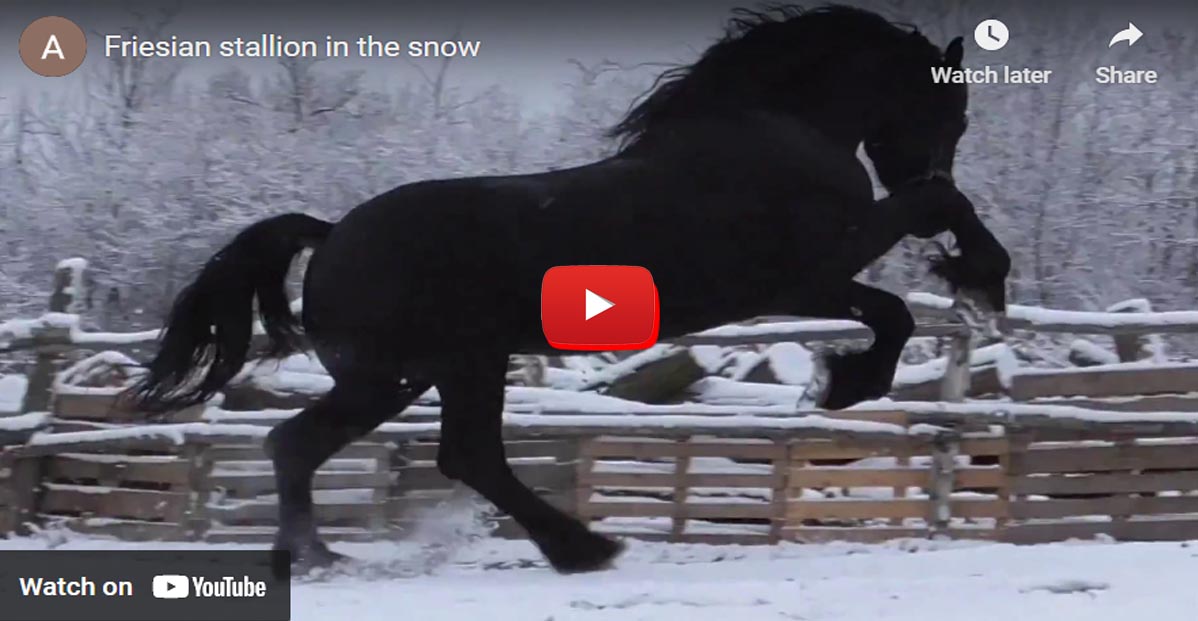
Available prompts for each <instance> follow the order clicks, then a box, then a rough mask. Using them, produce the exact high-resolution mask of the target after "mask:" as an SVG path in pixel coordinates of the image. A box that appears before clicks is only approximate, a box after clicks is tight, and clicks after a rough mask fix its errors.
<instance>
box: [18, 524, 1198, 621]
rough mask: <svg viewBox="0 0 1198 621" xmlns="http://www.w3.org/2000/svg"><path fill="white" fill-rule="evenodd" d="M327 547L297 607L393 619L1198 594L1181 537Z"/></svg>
mask: <svg viewBox="0 0 1198 621" xmlns="http://www.w3.org/2000/svg"><path fill="white" fill-rule="evenodd" d="M640 521H642V522H643V521H644V520H640ZM646 526H647V528H645V529H643V530H646V531H649V532H652V531H654V530H656V531H658V532H660V528H658V529H654V528H652V527H651V525H648V524H646ZM249 547H252V546H247V545H245V544H234V543H226V544H201V543H170V544H162V543H126V542H117V541H112V540H106V539H102V538H98V537H85V536H81V535H75V534H73V533H65V534H64V533H60V532H51V533H43V534H42V535H40V536H37V537H23V538H13V539H8V540H3V541H0V550H42V549H57V550H81V549H102V550H141V549H163V548H166V549H197V548H198V549H224V550H237V549H246V548H249ZM332 547H333V548H334V549H335V550H338V551H340V552H344V553H347V554H350V555H353V556H354V557H356V558H358V559H361V560H360V561H358V562H357V563H356V565H355V568H354V569H352V570H350V571H348V572H347V573H345V574H339V575H332V576H328V577H324V578H321V579H317V580H307V581H303V580H297V581H295V582H294V583H293V584H292V591H291V618H292V619H295V620H296V621H308V620H313V621H315V620H320V619H354V620H355V621H374V620H376V619H377V620H379V621H382V620H388V621H389V620H391V619H394V618H395V615H396V611H403V610H407V611H419V616H420V618H421V621H460V620H461V619H480V618H485V619H488V620H489V621H546V620H548V619H553V620H554V621H624V620H634V619H635V620H644V621H727V619H729V618H739V619H752V620H754V621H756V620H763V621H769V620H777V621H788V620H799V619H802V620H807V621H833V620H845V621H857V620H866V619H869V620H874V619H885V620H887V621H927V620H928V619H945V620H948V619H968V620H970V621H1010V620H1011V619H1045V618H1052V619H1054V620H1056V621H1083V620H1084V621H1127V620H1128V619H1152V621H1188V620H1189V619H1192V618H1193V606H1194V601H1195V600H1194V596H1193V590H1192V584H1191V582H1192V577H1193V567H1194V554H1195V552H1194V548H1193V547H1192V545H1189V544H1185V543H1110V542H1101V541H1096V542H1071V543H1060V544H1047V545H1039V546H1022V547H1017V546H1011V545H1005V544H990V543H980V542H936V541H924V540H899V541H895V542H891V543H887V544H880V545H865V544H851V543H832V544H811V545H796V544H781V545H776V546H736V545H724V546H712V545H701V544H665V543H648V542H638V541H632V542H630V543H629V549H628V551H627V552H626V553H625V554H624V556H622V557H621V558H620V559H619V561H618V562H617V564H616V567H615V568H614V569H611V570H608V571H604V572H599V573H594V574H581V575H571V576H562V575H558V574H555V573H553V572H552V571H551V570H549V569H547V568H546V567H545V566H544V562H543V561H542V560H541V557H540V555H539V554H538V553H537V552H536V550H535V549H534V548H533V546H532V545H531V544H530V543H528V542H526V541H507V540H500V539H484V540H481V541H476V542H465V543H459V544H458V545H454V546H449V548H448V549H447V550H446V549H442V548H435V547H433V546H430V545H428V544H426V543H425V542H424V540H417V541H411V542H371V543H335V544H333V546H332ZM1146 568H1150V570H1146Z"/></svg>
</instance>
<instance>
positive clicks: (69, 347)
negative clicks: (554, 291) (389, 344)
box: [0, 260, 1198, 422]
mask: <svg viewBox="0 0 1198 621" xmlns="http://www.w3.org/2000/svg"><path fill="white" fill-rule="evenodd" d="M85 267H86V263H85V262H83V261H82V260H67V261H64V262H62V264H60V265H59V267H58V270H57V272H56V273H55V279H54V283H55V289H54V293H53V295H52V296H51V299H50V308H49V311H50V312H49V313H47V314H46V315H44V316H42V317H40V318H37V319H33V320H11V321H6V322H3V323H0V354H4V353H6V352H7V353H14V352H29V353H32V354H33V355H35V357H36V362H35V363H34V364H33V365H32V367H31V369H30V371H29V374H28V375H29V376H28V380H27V381H26V382H23V387H24V391H23V396H22V397H21V407H20V412H25V413H28V412H42V411H48V410H50V409H51V407H52V404H53V407H54V408H55V409H56V410H58V411H60V412H63V413H68V414H67V415H68V416H70V417H72V418H89V417H90V418H91V419H93V420H100V421H110V422H111V421H113V420H116V419H119V417H120V416H121V414H122V410H121V408H120V406H119V404H118V403H117V402H116V398H115V394H116V391H109V393H108V394H107V395H101V394H99V393H100V392H102V391H96V390H94V389H93V390H87V391H84V393H83V394H78V391H72V390H70V389H69V383H67V384H68V386H67V389H64V387H63V385H62V384H63V382H58V385H56V381H55V373H56V372H57V370H58V368H59V367H60V366H61V364H62V362H63V360H64V359H65V358H67V357H75V358H78V352H80V351H92V352H103V353H102V356H103V357H104V359H105V360H108V361H109V362H112V363H113V365H115V366H119V365H121V364H125V365H133V364H136V363H135V362H134V361H133V360H132V359H128V358H126V359H125V360H124V362H121V361H116V362H113V360H115V359H116V358H120V357H121V355H122V353H125V354H127V353H131V352H136V353H139V354H141V355H142V357H144V356H145V355H148V354H149V353H150V352H149V350H150V349H152V346H153V344H154V342H155V340H156V339H157V336H158V333H157V331H153V330H151V331H143V332H137V333H126V334H121V333H96V332H87V331H84V330H82V329H80V327H79V324H78V317H77V316H76V315H73V314H69V312H68V311H70V310H72V309H74V308H76V307H77V306H78V304H77V302H76V300H77V299H80V296H81V295H82V294H83V291H84V290H83V284H82V274H83V270H84V269H85ZM907 301H908V305H909V306H910V307H911V309H912V311H913V312H914V313H915V315H916V316H917V317H918V318H919V320H920V321H919V322H918V325H917V328H916V335H918V336H927V337H939V338H943V339H947V341H948V343H949V348H948V350H949V351H948V354H947V355H946V356H945V357H944V358H941V359H938V360H933V361H931V362H929V363H926V364H925V365H913V366H910V367H903V368H900V373H899V376H898V377H897V378H896V383H895V386H894V391H893V392H892V396H893V397H895V398H898V399H903V400H914V399H920V400H946V401H960V400H962V399H964V398H966V397H971V396H981V395H1003V396H1007V397H1010V398H1012V399H1014V400H1018V401H1034V400H1042V399H1049V398H1054V399H1063V401H1061V403H1064V404H1075V405H1089V406H1097V407H1099V408H1100V409H1128V410H1139V411H1152V410H1190V411H1198V398H1195V397H1194V396H1193V395H1190V394H1189V393H1196V392H1198V364H1193V365H1184V364H1183V365H1169V366H1168V367H1166V366H1164V365H1159V364H1153V365H1146V364H1144V363H1145V362H1147V361H1146V360H1144V358H1146V357H1150V355H1151V352H1149V351H1148V350H1149V349H1151V347H1150V346H1149V345H1150V344H1151V341H1152V340H1153V339H1159V338H1160V337H1159V335H1161V334H1180V333H1198V311H1169V312H1152V311H1151V308H1150V305H1149V304H1148V302H1147V301H1146V300H1129V301H1126V302H1123V303H1120V304H1117V305H1115V306H1112V307H1111V308H1110V309H1109V310H1108V311H1107V312H1079V311H1062V310H1053V309H1043V308H1036V307H1028V306H1021V305H1011V306H1009V307H1008V312H1007V315H1006V317H1005V318H1004V319H1003V320H1001V321H1000V325H999V327H1000V329H1001V330H1004V331H1011V330H1022V331H1031V332H1038V333H1046V334H1051V333H1069V334H1075V335H1107V336H1111V337H1112V338H1113V339H1114V342H1115V350H1116V353H1115V354H1111V353H1109V352H1105V351H1097V352H1096V351H1088V352H1086V351H1081V350H1079V351H1081V353H1082V354H1084V355H1088V356H1089V357H1090V358H1095V357H1097V358H1100V359H1101V360H1100V361H1099V362H1106V364H1100V365H1099V366H1097V367H1094V368H1087V369H1057V370H1034V369H1021V368H1006V369H1004V368H1002V367H1004V365H1005V366H1008V367H1012V366H1014V365H1015V363H1014V361H1013V357H1012V356H1011V353H1010V350H1009V349H1008V348H1006V347H1005V346H1004V345H1002V344H996V345H989V346H985V347H979V348H977V349H976V350H975V349H972V344H971V339H970V331H969V328H968V327H967V326H966V325H965V324H964V323H962V322H961V321H960V320H959V318H958V317H957V316H956V314H955V313H954V311H953V310H952V307H953V302H952V300H950V299H948V298H944V297H940V296H936V295H932V294H927V293H912V294H909V295H908V297H907ZM254 338H255V340H256V345H255V346H256V347H259V351H261V347H262V346H263V345H264V342H263V335H262V334H261V330H260V329H256V331H255V337H254ZM869 338H871V333H870V331H869V330H868V329H867V328H865V327H864V326H863V325H861V324H859V323H857V322H853V321H839V320H836V321H829V320H798V321H791V320H770V321H767V322H764V323H758V324H755V325H736V326H722V327H719V328H715V329H712V330H707V331H704V332H700V333H697V334H693V335H689V336H686V337H682V338H679V339H675V340H674V341H673V343H674V346H673V347H670V346H665V347H664V348H662V349H657V350H655V351H650V352H645V354H646V355H645V356H641V358H644V359H645V362H646V364H644V365H642V367H641V368H637V366H636V365H632V364H629V362H633V360H632V359H630V360H629V361H625V362H622V363H620V364H618V365H614V367H620V368H622V367H628V368H627V369H625V370H626V371H629V375H628V377H625V378H620V377H615V373H614V371H615V368H613V369H608V370H606V371H605V372H604V373H602V374H600V376H601V377H599V378H598V379H597V380H592V382H591V383H592V384H595V385H594V386H589V388H597V387H598V388H603V389H604V391H605V392H606V393H607V394H609V395H613V396H617V397H622V398H625V399H632V400H650V401H652V400H654V399H652V398H650V397H662V398H663V399H665V400H669V399H676V398H677V397H678V395H679V393H680V392H685V391H686V390H687V389H689V388H691V387H693V386H694V385H695V383H696V381H697V380H700V379H702V378H703V377H705V376H706V374H707V370H705V369H703V368H702V366H703V365H702V364H699V363H698V362H696V360H695V357H696V356H697V355H698V354H697V353H696V351H695V350H696V349H698V348H696V347H692V346H699V345H715V346H722V347H735V346H761V345H766V344H771V343H773V344H779V343H811V342H826V341H839V340H844V339H854V340H855V339H869ZM688 348H689V351H688ZM1090 349H1091V350H1092V349H1095V348H1094V347H1092V346H1091V347H1090ZM68 355H69V356H68ZM634 358H636V357H634ZM543 370H544V369H542V371H543ZM529 375H530V377H531V376H540V375H543V374H541V373H531V374H529ZM323 379H324V380H326V381H324V382H323V383H321V382H317V383H316V384H314V385H313V386H311V387H310V388H312V389H313V390H307V388H308V387H305V390H300V391H298V392H295V393H286V392H279V391H277V390H272V389H271V388H270V387H266V388H260V387H256V386H254V385H252V384H247V385H236V386H230V387H229V389H228V390H227V391H226V394H225V398H226V399H228V400H229V402H230V403H233V404H238V405H241V404H246V405H256V406H257V407H254V408H252V409H262V408H264V407H267V408H271V407H273V408H293V407H302V406H303V405H306V404H307V403H308V402H309V401H310V400H311V399H312V398H313V396H314V394H315V393H319V392H324V391H325V390H327V384H328V383H329V382H328V381H327V380H328V378H327V377H325V378H323ZM622 380H623V381H622ZM583 388H587V387H586V386H584V387H583ZM667 393H668V394H667ZM1162 395H1163V396H1162ZM792 401H793V399H792ZM241 409H251V408H241ZM197 416H198V411H192V412H188V413H186V414H181V415H179V417H178V418H176V420H195V419H196V417H197Z"/></svg>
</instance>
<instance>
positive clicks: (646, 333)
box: [541, 265, 659, 351]
mask: <svg viewBox="0 0 1198 621" xmlns="http://www.w3.org/2000/svg"><path fill="white" fill-rule="evenodd" d="M658 313H659V311H658V299H657V287H656V285H654V284H653V276H652V275H651V274H650V273H649V270H647V269H645V268H643V267H638V266H635V265H563V266H558V267H555V268H552V269H550V270H549V271H547V272H545V278H544V280H542V281H541V329H542V330H543V331H544V332H545V340H547V341H549V344H550V345H552V346H554V347H556V348H558V349H569V350H579V351H612V350H620V349H645V348H647V347H650V346H652V345H653V344H654V343H656V342H657V331H658V326H659V316H658Z"/></svg>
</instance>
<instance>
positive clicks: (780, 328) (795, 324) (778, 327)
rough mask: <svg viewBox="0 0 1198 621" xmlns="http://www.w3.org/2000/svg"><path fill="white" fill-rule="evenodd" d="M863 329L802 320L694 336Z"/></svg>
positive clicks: (723, 328)
mask: <svg viewBox="0 0 1198 621" xmlns="http://www.w3.org/2000/svg"><path fill="white" fill-rule="evenodd" d="M862 328H864V326H862V325H861V324H860V323H858V322H856V321H850V320H847V319H803V320H799V321H772V322H769V323H759V324H754V325H751V326H742V325H728V326H719V327H716V328H711V329H710V330H704V331H702V332H696V333H695V334H694V336H718V337H729V338H730V337H740V338H750V337H755V336H766V335H773V334H778V333H780V332H781V333H792V332H794V333H804V334H812V335H817V334H819V333H821V332H843V331H846V330H861V329H862Z"/></svg>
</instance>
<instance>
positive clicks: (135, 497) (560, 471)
mask: <svg viewBox="0 0 1198 621" xmlns="http://www.w3.org/2000/svg"><path fill="white" fill-rule="evenodd" d="M980 407H981V406H979V405H977V404H968V405H948V404H939V405H937V406H936V407H934V408H933V407H930V405H929V404H909V407H906V408H905V409H891V410H870V409H864V410H859V411H849V412H842V413H836V414H827V413H825V414H809V415H806V416H802V417H800V418H799V419H795V418H794V417H782V416H778V415H776V413H774V414H771V413H769V412H768V411H767V412H765V413H762V414H758V415H752V416H749V415H744V414H739V415H738V414H725V415H720V414H706V415H664V414H641V415H638V416H636V418H635V420H632V421H630V420H629V417H628V416H626V415H586V416H583V415H581V414H575V415H574V417H573V418H574V421H573V423H574V424H571V422H570V417H567V416H563V415H554V414H544V415H537V414H511V415H509V419H510V420H509V425H508V427H507V436H508V438H507V449H508V454H509V457H510V458H511V459H512V463H513V467H514V469H515V471H516V473H517V476H519V477H521V478H522V479H523V480H524V481H525V482H526V483H528V484H529V485H530V486H532V487H534V488H535V489H536V490H537V491H538V492H539V493H542V494H544V495H545V496H546V497H547V498H548V499H550V501H551V502H554V503H556V504H559V506H562V507H563V508H565V509H568V510H571V511H574V512H576V513H577V514H579V515H580V516H581V517H583V518H584V519H586V520H588V521H591V522H592V523H593V525H594V526H595V527H596V528H598V529H600V530H604V531H608V532H612V533H618V534H621V535H624V536H630V537H641V538H649V539H664V540H670V541H696V542H723V543H727V542H738V543H755V542H756V543H769V542H776V541H782V540H787V541H798V542H814V541H828V540H848V541H880V540H885V539H891V538H897V537H950V538H973V539H989V540H999V541H1010V542H1016V543H1032V542H1040V541H1056V540H1063V539H1068V538H1074V537H1092V536H1095V535H1108V536H1111V537H1114V538H1117V539H1130V540H1188V539H1193V538H1194V537H1198V415H1195V414H1189V413H1173V414H1167V415H1161V414H1156V413H1130V412H1095V411H1089V410H1084V409H1081V408H1074V407H1056V406H1038V405H1022V406H1019V405H1012V408H1011V409H1010V410H1008V411H994V410H991V411H988V412H984V413H982V414H979V409H978V408H980ZM267 429H268V427H267V426H266V425H245V424H230V423H210V422H194V423H179V424H167V425H155V426H149V425H147V426H140V427H126V428H121V429H109V430H103V431H87V432H73V433H54V432H40V433H37V434H35V435H34V436H33V437H32V438H31V439H30V441H29V442H27V443H25V444H23V445H18V446H13V447H9V448H8V449H6V450H5V451H4V452H3V454H0V516H2V520H0V522H2V524H0V525H2V526H3V527H4V528H5V529H8V530H14V529H17V530H19V528H20V527H21V526H22V525H24V524H28V523H32V524H41V525H45V524H48V523H57V522H61V523H63V524H64V525H66V526H68V527H70V528H75V529H79V530H84V531H89V532H96V533H107V534H113V535H117V536H120V537H123V538H142V539H145V538H153V539H188V540H203V541H233V540H235V541H264V540H268V539H269V538H270V537H271V536H272V533H273V526H274V524H275V511H276V504H275V497H274V494H273V492H274V482H273V473H272V472H271V466H270V463H269V461H267V460H266V458H265V455H264V454H263V453H262V449H261V446H260V440H261V438H262V435H263V434H264V433H265V432H266V430H267ZM436 433H437V431H436V425H435V424H429V423H389V424H387V425H385V426H384V427H383V428H382V429H380V430H378V431H376V432H375V433H374V434H372V435H371V436H369V437H367V438H366V439H365V440H364V441H363V442H361V443H358V444H355V445H351V446H350V447H347V448H346V449H345V450H344V451H342V452H341V453H339V454H338V455H336V456H334V458H333V459H332V460H330V461H329V462H328V463H327V464H325V466H324V467H322V468H321V470H320V471H319V472H318V473H317V475H316V477H315V483H314V485H315V488H316V492H315V501H316V505H317V508H316V514H317V517H318V520H319V523H320V526H321V528H322V530H323V531H324V532H325V533H326V534H327V535H328V536H330V537H331V538H334V539H338V538H340V539H346V538H351V539H371V538H380V537H401V536H403V533H405V532H407V531H409V530H410V529H412V528H414V527H415V526H416V525H417V524H418V523H419V522H420V520H421V519H423V518H424V517H425V513H424V512H425V511H426V510H428V509H429V508H431V507H434V506H437V505H438V504H439V503H442V502H445V501H446V500H451V499H452V497H453V496H454V493H455V491H454V486H453V485H452V484H451V483H450V482H449V481H447V480H446V479H444V478H443V477H442V476H441V475H440V474H439V473H438V472H437V470H436V468H435V455H436V445H435V442H434V440H435V438H436ZM494 522H495V524H496V525H497V526H498V528H499V530H500V531H501V534H507V535H518V534H519V533H518V531H517V530H516V529H514V528H512V525H511V524H509V523H507V522H506V519H505V518H503V517H502V516H495V519H494Z"/></svg>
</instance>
